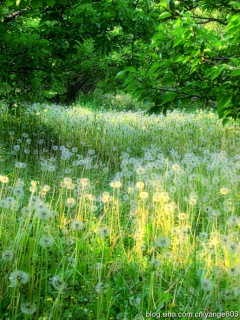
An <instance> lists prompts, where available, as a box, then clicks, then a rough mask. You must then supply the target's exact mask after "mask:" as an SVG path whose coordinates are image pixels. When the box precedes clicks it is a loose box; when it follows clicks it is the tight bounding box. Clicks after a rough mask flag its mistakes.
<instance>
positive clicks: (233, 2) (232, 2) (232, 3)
mask: <svg viewBox="0 0 240 320" xmlns="http://www.w3.org/2000/svg"><path fill="white" fill-rule="evenodd" d="M229 4H230V5H231V6H233V7H234V8H240V3H239V2H238V1H231V2H229Z"/></svg>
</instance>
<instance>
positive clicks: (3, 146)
mask: <svg viewBox="0 0 240 320" xmlns="http://www.w3.org/2000/svg"><path fill="white" fill-rule="evenodd" d="M239 151H240V128H239V126H238V125H237V124H235V123H232V124H230V125H228V126H226V127H223V126H222V124H221V121H220V120H218V119H217V117H216V115H215V114H214V113H211V112H210V113H209V112H208V113H206V112H203V111H199V112H196V113H195V114H187V113H184V112H178V111H174V112H172V113H169V114H168V115H167V117H164V116H162V115H160V116H147V115H146V114H145V113H144V112H143V111H138V112H131V111H130V112H126V111H122V112H117V111H114V110H113V111H106V110H104V108H103V109H102V110H101V111H100V110H99V111H96V110H94V109H86V108H82V107H79V106H73V107H71V108H65V107H61V106H47V105H33V106H31V107H28V108H27V109H26V110H25V111H22V112H20V115H18V116H16V115H14V114H9V112H8V111H7V110H6V109H4V108H2V111H1V130H0V239H1V248H0V256H1V260H0V279H1V281H0V283H1V290H0V300H1V301H0V306H1V307H0V319H20V320H22V319H40V320H50V319H51V320H59V319H61V320H62V319H74V320H75V319H76V320H77V319H92V320H93V319H94V320H95V319H96V320H103V319H104V320H108V319H109V320H110V319H114V320H115V319H117V320H120V319H135V320H137V319H146V318H147V316H148V314H149V312H152V315H155V318H156V317H157V316H160V313H161V314H162V315H163V313H172V314H173V313H176V316H175V317H170V316H169V317H168V318H169V319H177V318H179V317H178V313H184V314H185V315H184V316H183V317H182V319H192V318H193V316H192V315H190V314H188V313H193V314H194V313H195V312H209V311H211V312H226V311H236V312H237V311H239V300H240V282H239V280H240V258H239V253H240V246H239V237H240V233H239V227H240V218H239V216H240V212H239V208H240V206H239V202H240V192H239V190H240V172H239V170H240V152H239ZM234 315H235V314H234ZM152 318H154V317H152ZM165 318H167V317H165ZM230 318H232V314H229V315H228V316H226V317H225V319H230Z"/></svg>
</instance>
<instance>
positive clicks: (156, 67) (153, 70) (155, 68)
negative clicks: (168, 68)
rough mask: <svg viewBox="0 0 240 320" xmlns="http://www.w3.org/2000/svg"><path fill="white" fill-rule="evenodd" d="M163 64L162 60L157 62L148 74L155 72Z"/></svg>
mask: <svg viewBox="0 0 240 320" xmlns="http://www.w3.org/2000/svg"><path fill="white" fill-rule="evenodd" d="M161 66H162V62H155V63H154V64H153V65H152V67H151V69H150V70H149V71H148V75H151V74H153V73H154V72H155V71H156V70H157V69H158V68H160V67H161Z"/></svg>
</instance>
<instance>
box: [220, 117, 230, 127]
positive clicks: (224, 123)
mask: <svg viewBox="0 0 240 320" xmlns="http://www.w3.org/2000/svg"><path fill="white" fill-rule="evenodd" d="M229 122H230V119H229V118H224V119H223V120H222V124H223V126H224V127H225V126H226V125H227V124H228V123H229Z"/></svg>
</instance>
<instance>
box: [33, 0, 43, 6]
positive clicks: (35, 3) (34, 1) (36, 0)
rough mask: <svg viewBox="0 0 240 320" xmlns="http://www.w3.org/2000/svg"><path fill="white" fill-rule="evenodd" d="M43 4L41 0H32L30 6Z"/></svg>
mask: <svg viewBox="0 0 240 320" xmlns="http://www.w3.org/2000/svg"><path fill="white" fill-rule="evenodd" d="M42 4H43V0H32V1H31V3H30V5H31V7H32V8H39V7H41V5H42Z"/></svg>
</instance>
